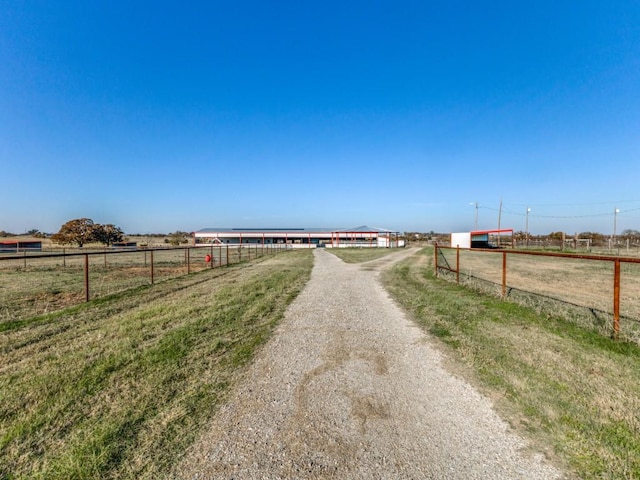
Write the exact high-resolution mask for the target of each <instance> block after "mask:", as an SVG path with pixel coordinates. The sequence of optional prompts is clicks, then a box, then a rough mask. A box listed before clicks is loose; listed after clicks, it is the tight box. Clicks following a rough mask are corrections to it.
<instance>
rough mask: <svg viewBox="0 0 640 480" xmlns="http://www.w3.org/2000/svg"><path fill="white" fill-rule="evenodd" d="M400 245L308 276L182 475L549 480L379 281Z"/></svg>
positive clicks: (324, 255)
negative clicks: (444, 363)
mask: <svg viewBox="0 0 640 480" xmlns="http://www.w3.org/2000/svg"><path fill="white" fill-rule="evenodd" d="M410 253H412V252H411V251H407V250H403V251H399V252H397V253H394V254H392V255H390V256H388V257H385V258H383V259H380V260H375V261H373V262H369V263H365V264H359V265H349V264H345V263H343V262H342V261H341V260H340V259H338V258H337V257H335V256H334V255H332V254H330V253H328V252H326V251H324V250H322V249H318V250H316V251H315V252H314V255H315V266H314V269H313V272H312V275H311V280H310V281H309V283H308V284H307V286H306V287H305V289H304V290H303V291H302V293H301V294H300V295H299V296H298V298H297V299H296V300H295V301H294V302H293V303H292V304H291V306H290V307H289V310H288V311H287V314H286V317H285V319H284V320H283V321H282V323H281V324H280V326H279V327H278V329H277V331H276V333H275V335H274V336H273V338H272V339H271V340H270V341H269V343H267V345H266V346H265V347H264V348H263V349H262V351H261V352H260V353H259V355H258V357H257V358H256V360H255V362H254V363H253V364H252V366H251V367H250V368H249V370H248V371H247V373H246V376H245V378H244V379H243V380H242V382H241V385H240V386H239V387H238V388H237V389H236V390H235V392H234V393H233V394H232V396H231V398H230V400H229V402H228V403H227V404H226V405H225V406H224V407H223V408H222V409H221V410H220V411H219V413H218V415H217V416H216V418H215V420H214V422H213V424H212V425H211V427H210V430H209V431H208V432H207V433H206V434H205V435H204V436H203V437H202V438H201V439H200V441H199V442H197V443H196V445H194V447H193V448H192V449H191V451H190V452H189V453H188V456H187V458H186V460H185V462H184V463H183V464H182V465H181V466H180V467H179V469H178V471H179V478H185V479H203V478H207V479H219V478H227V479H232V478H233V479H276V478H309V479H316V478H336V479H337V478H340V479H346V478H363V479H394V478H403V479H404V478H407V479H423V478H424V479H430V478H434V479H550V478H561V474H560V472H558V471H557V470H556V469H555V468H553V467H552V466H550V465H549V464H548V463H546V462H545V460H544V459H543V457H542V455H539V454H535V453H532V452H531V451H530V449H529V448H528V447H527V443H526V442H525V441H524V440H523V439H522V438H520V437H518V436H516V435H515V434H514V433H513V432H511V431H510V430H509V428H508V426H507V424H506V423H505V422H504V421H502V420H501V419H500V418H499V417H498V416H497V414H496V413H495V412H494V411H493V409H492V406H491V402H490V401H489V400H488V399H487V398H485V397H483V396H482V395H480V394H479V393H478V392H477V391H476V390H475V389H474V388H473V387H472V386H470V385H469V384H468V383H466V382H465V381H464V380H462V379H460V378H458V377H455V376H453V375H452V374H450V373H448V372H447V371H446V370H445V369H444V367H443V366H442V364H441V354H440V353H438V351H437V350H436V349H435V348H434V347H432V346H431V345H430V340H429V339H428V337H427V336H426V335H425V334H424V333H423V332H422V331H421V330H419V329H418V328H417V327H416V326H414V325H413V324H412V323H411V322H410V321H409V320H408V319H407V318H406V316H405V314H404V313H403V312H402V311H401V310H400V309H399V308H398V307H397V306H396V305H395V303H394V302H393V301H392V300H391V299H390V297H389V296H388V294H387V293H386V292H385V290H384V289H383V288H382V287H381V285H380V283H379V281H378V277H379V272H380V271H381V269H383V268H385V267H386V266H388V265H390V264H392V263H393V262H395V261H398V260H400V259H401V258H404V257H406V256H407V255H408V254H410Z"/></svg>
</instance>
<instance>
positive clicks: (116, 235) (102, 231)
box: [93, 223, 124, 247]
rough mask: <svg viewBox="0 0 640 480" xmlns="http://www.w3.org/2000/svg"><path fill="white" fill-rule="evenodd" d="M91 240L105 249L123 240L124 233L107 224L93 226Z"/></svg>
mask: <svg viewBox="0 0 640 480" xmlns="http://www.w3.org/2000/svg"><path fill="white" fill-rule="evenodd" d="M93 239H94V240H95V241H97V242H100V243H102V244H104V245H106V246H107V247H109V246H111V245H113V244H114V243H116V242H122V241H123V240H124V232H123V231H122V230H120V228H119V227H116V226H115V225H113V224H111V223H109V224H107V225H100V224H95V225H94V227H93Z"/></svg>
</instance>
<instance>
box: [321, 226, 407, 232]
mask: <svg viewBox="0 0 640 480" xmlns="http://www.w3.org/2000/svg"><path fill="white" fill-rule="evenodd" d="M333 231H334V232H341V233H396V232H394V231H393V230H387V229H386V228H373V227H369V226H367V225H361V226H359V227H354V228H343V229H340V230H333Z"/></svg>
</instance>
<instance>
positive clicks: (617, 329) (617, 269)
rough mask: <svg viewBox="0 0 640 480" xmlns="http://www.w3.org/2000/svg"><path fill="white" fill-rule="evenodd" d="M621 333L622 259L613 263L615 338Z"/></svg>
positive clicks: (617, 259)
mask: <svg viewBox="0 0 640 480" xmlns="http://www.w3.org/2000/svg"><path fill="white" fill-rule="evenodd" d="M619 333H620V259H619V258H616V259H615V260H614V262H613V338H614V339H616V340H617V339H618V334H619Z"/></svg>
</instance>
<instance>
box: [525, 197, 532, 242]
mask: <svg viewBox="0 0 640 480" xmlns="http://www.w3.org/2000/svg"><path fill="white" fill-rule="evenodd" d="M530 211H531V209H530V208H529V207H527V220H526V222H525V237H526V245H527V248H529V212H530Z"/></svg>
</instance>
